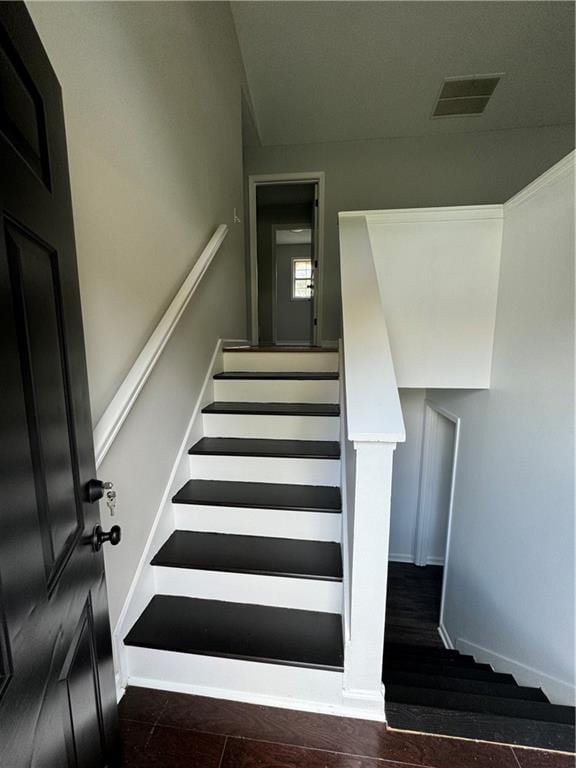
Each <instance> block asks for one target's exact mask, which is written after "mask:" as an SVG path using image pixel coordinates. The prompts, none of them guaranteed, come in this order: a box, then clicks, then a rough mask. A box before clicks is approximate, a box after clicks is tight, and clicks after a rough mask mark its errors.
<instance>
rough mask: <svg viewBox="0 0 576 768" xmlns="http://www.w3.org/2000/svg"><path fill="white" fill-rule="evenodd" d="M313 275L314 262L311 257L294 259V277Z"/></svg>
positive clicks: (303, 277)
mask: <svg viewBox="0 0 576 768" xmlns="http://www.w3.org/2000/svg"><path fill="white" fill-rule="evenodd" d="M311 276H312V262H311V261H310V259H294V277H296V278H301V279H305V278H309V277H311Z"/></svg>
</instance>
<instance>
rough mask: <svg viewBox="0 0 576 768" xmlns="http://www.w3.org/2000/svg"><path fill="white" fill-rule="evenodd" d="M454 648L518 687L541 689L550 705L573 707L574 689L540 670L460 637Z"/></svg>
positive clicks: (575, 691)
mask: <svg viewBox="0 0 576 768" xmlns="http://www.w3.org/2000/svg"><path fill="white" fill-rule="evenodd" d="M455 647H456V648H457V649H458V650H459V651H461V652H462V653H469V654H471V655H472V656H473V657H474V659H475V660H476V661H479V662H483V663H487V664H490V665H491V666H492V668H493V669H494V671H495V672H506V673H508V674H510V675H512V676H513V677H514V679H515V680H516V682H517V683H519V684H520V685H528V686H531V687H534V688H542V690H543V691H544V693H545V694H546V696H548V698H549V699H550V701H551V702H552V704H564V705H566V706H572V707H573V706H574V700H575V696H576V690H575V687H574V685H573V684H571V683H569V682H567V681H565V680H559V679H558V678H556V677H553V676H552V675H548V674H547V673H546V672H543V671H542V670H540V669H535V668H534V667H530V666H528V665H527V664H522V663H521V662H519V661H516V660H515V659H510V658H509V657H507V656H503V655H502V654H501V653H497V652H496V651H492V650H490V649H489V648H484V647H482V646H481V645H477V644H476V643H471V642H470V641H468V640H465V639H464V638H462V637H459V638H458V639H457V640H456V642H455Z"/></svg>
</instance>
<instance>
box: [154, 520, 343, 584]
mask: <svg viewBox="0 0 576 768" xmlns="http://www.w3.org/2000/svg"><path fill="white" fill-rule="evenodd" d="M152 565H161V566H167V567H172V568H192V569H195V570H202V571H225V572H232V573H250V574H260V575H268V576H282V577H295V578H301V579H322V580H326V581H342V558H341V556H340V545H339V544H336V543H334V542H331V541H302V540H298V539H275V538H267V537H264V536H236V535H232V534H221V533H197V532H196V531H174V533H173V534H172V535H171V536H170V538H169V539H168V541H167V542H166V543H165V544H164V545H163V546H162V547H161V548H160V550H159V551H158V553H157V554H156V555H155V557H154V558H153V560H152Z"/></svg>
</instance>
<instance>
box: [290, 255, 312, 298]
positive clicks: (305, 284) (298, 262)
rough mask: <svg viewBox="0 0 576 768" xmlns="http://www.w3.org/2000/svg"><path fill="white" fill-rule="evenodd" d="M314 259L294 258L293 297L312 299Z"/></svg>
mask: <svg viewBox="0 0 576 768" xmlns="http://www.w3.org/2000/svg"><path fill="white" fill-rule="evenodd" d="M311 280H312V260H311V259H292V298H293V299H311V298H312V289H311V288H310V287H309V286H310V283H311Z"/></svg>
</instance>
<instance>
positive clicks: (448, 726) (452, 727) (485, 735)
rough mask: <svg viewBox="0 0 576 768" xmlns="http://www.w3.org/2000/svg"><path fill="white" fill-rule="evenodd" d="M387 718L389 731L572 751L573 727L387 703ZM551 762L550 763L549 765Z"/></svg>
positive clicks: (415, 705)
mask: <svg viewBox="0 0 576 768" xmlns="http://www.w3.org/2000/svg"><path fill="white" fill-rule="evenodd" d="M386 719H387V722H388V726H389V727H390V728H392V729H394V728H400V729H403V730H407V731H418V732H420V733H431V734H439V735H442V736H459V737H462V738H468V739H480V740H482V741H494V742H497V743H500V744H513V745H515V746H524V747H537V748H539V749H561V750H564V751H566V752H572V751H574V735H575V730H574V727H573V726H570V725H562V724H559V723H546V722H541V721H539V720H524V719H522V718H513V717H501V716H499V715H486V714H480V713H478V712H457V711H455V710H450V709H440V708H437V707H425V706H420V705H417V704H400V703H396V702H392V701H388V700H387V701H386ZM552 764H553V760H552V761H551V762H550V766H552Z"/></svg>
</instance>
